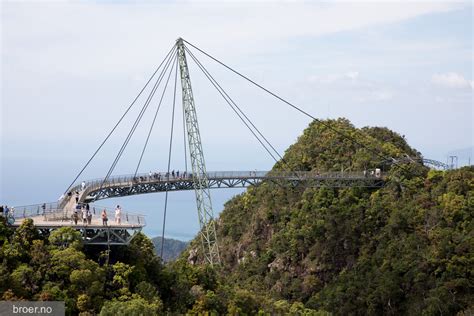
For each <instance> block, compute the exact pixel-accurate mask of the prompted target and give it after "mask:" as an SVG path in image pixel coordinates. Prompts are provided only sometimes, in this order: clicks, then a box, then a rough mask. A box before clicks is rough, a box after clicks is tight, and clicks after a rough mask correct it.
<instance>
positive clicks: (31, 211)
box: [10, 202, 61, 219]
mask: <svg viewBox="0 0 474 316" xmlns="http://www.w3.org/2000/svg"><path fill="white" fill-rule="evenodd" d="M58 211H61V207H60V205H59V202H48V203H42V204H31V205H22V206H14V207H12V208H10V212H11V214H12V215H13V217H14V218H15V219H20V218H28V217H34V216H39V215H45V214H51V213H55V212H58Z"/></svg>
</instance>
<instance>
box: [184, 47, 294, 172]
mask: <svg viewBox="0 0 474 316" xmlns="http://www.w3.org/2000/svg"><path fill="white" fill-rule="evenodd" d="M185 50H186V51H187V52H188V54H189V55H190V56H191V58H192V59H193V60H194V62H195V63H196V64H197V65H198V66H199V68H200V69H201V71H202V72H203V73H204V75H205V76H206V77H207V79H208V80H209V81H210V82H211V83H212V85H213V86H214V88H216V90H217V91H218V92H219V93H220V95H221V96H222V97H223V98H224V100H225V101H226V102H227V104H228V105H229V106H230V108H231V109H232V110H233V111H234V112H235V114H236V115H237V116H238V117H239V118H240V120H241V121H242V122H243V123H244V124H245V126H246V127H247V128H248V129H249V131H250V132H251V133H252V134H253V135H254V136H255V138H256V139H257V140H258V141H259V143H260V144H261V145H262V146H263V148H265V150H266V151H267V153H268V154H269V155H270V156H271V157H272V158H273V160H275V162H278V159H276V158H275V156H274V155H273V154H272V153H271V152H270V150H269V149H268V148H267V146H266V145H265V144H263V142H262V140H261V139H260V138H259V137H258V136H257V135H256V134H255V132H254V131H253V130H252V128H251V127H250V126H249V124H248V123H250V125H251V126H252V127H253V128H254V129H255V131H256V132H257V133H258V134H259V135H260V136H261V137H262V138H263V140H264V141H265V142H266V143H267V144H268V145H269V146H270V147H271V149H273V151H274V153H276V155H277V156H278V157H279V158H280V159H281V160H282V162H283V163H284V164H286V162H285V161H284V159H283V157H282V156H281V155H280V153H279V152H278V151H277V150H276V149H275V147H273V145H272V144H271V143H270V142H269V141H268V139H267V138H266V137H265V136H264V135H263V134H262V133H261V132H260V130H259V129H258V128H257V127H256V126H255V124H253V122H252V121H251V120H250V119H249V118H248V116H247V115H246V114H245V113H244V112H243V111H242V110H241V109H240V107H239V106H238V105H237V104H236V103H235V102H234V100H232V98H231V97H230V96H229V95H228V94H227V92H226V91H225V90H224V88H222V87H221V85H220V84H219V83H218V82H217V81H216V79H214V77H213V76H212V75H211V74H210V72H209V71H208V70H207V69H206V68H205V67H204V65H202V63H201V62H200V61H199V60H198V59H197V58H196V56H194V54H193V53H192V52H191V51H189V49H187V48H186V46H185ZM236 108H237V110H238V112H237V110H236ZM239 112H240V114H239ZM242 116H243V117H242ZM244 117H245V119H247V121H248V123H247V121H245V119H244Z"/></svg>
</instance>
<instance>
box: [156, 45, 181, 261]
mask: <svg viewBox="0 0 474 316" xmlns="http://www.w3.org/2000/svg"><path fill="white" fill-rule="evenodd" d="M177 59H178V54H176V60H177ZM175 69H176V70H175V74H174V94H173V111H172V114H171V132H170V149H169V153H168V171H167V172H168V173H167V174H168V182H169V175H170V167H171V149H172V147H173V129H174V110H175V107H176V86H177V81H178V63H176V68H175ZM167 208H168V186H166V192H165V210H164V212H163V230H162V232H161V251H160V257H161V259H163V247H164V244H165V229H166V210H167Z"/></svg>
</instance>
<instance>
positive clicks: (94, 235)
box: [12, 38, 445, 265]
mask: <svg viewBox="0 0 474 316" xmlns="http://www.w3.org/2000/svg"><path fill="white" fill-rule="evenodd" d="M195 53H199V54H200V55H201V56H205V57H206V58H209V59H210V60H211V61H213V62H215V63H217V64H219V65H220V66H222V67H224V68H225V69H227V70H229V71H230V72H232V73H233V74H234V75H236V76H237V77H240V78H241V79H243V80H245V81H246V82H248V83H250V84H252V85H253V86H254V87H256V88H258V89H260V90H262V91H263V92H265V93H267V94H269V95H270V96H272V97H273V98H275V99H277V100H278V101H279V102H282V103H284V104H286V105H287V106H289V107H290V108H292V109H294V110H295V111H297V112H299V113H300V114H303V115H305V116H306V117H307V118H310V119H311V120H313V121H315V122H317V123H319V124H321V125H322V126H324V128H326V129H328V130H331V131H332V132H333V133H335V135H338V136H340V137H342V138H343V139H345V140H349V141H350V142H352V143H353V144H355V145H357V148H359V149H363V150H364V152H365V155H367V157H369V158H367V161H366V165H370V166H372V167H371V168H372V170H358V171H351V172H347V171H341V172H328V171H327V170H326V171H325V170H321V171H297V170H292V169H291V168H290V167H289V166H288V164H287V162H286V161H285V159H284V158H283V156H282V155H281V154H280V152H279V151H278V150H276V149H275V147H274V146H273V145H272V144H271V142H270V141H269V140H268V138H267V137H265V136H264V135H263V133H262V131H261V130H260V129H259V128H258V127H257V126H255V124H254V123H253V122H252V120H251V119H250V118H249V117H248V116H247V115H246V113H244V112H243V111H242V109H241V108H240V106H239V105H238V104H237V103H236V102H235V101H234V99H233V98H232V97H231V96H230V95H229V94H228V93H227V91H226V90H224V88H223V87H222V86H221V85H220V84H219V82H217V81H216V80H215V79H214V77H213V76H212V74H211V73H210V72H209V71H208V70H207V68H206V67H205V66H204V65H203V64H202V63H201V62H200V60H199V59H198V58H197V57H196V56H195ZM187 58H190V60H192V61H194V64H195V65H196V66H197V67H198V69H199V70H200V71H201V72H202V73H203V74H204V75H205V77H206V78H207V80H208V81H209V82H210V84H211V85H212V86H213V87H214V88H215V89H216V90H217V92H218V93H219V94H220V96H222V98H223V99H224V102H223V104H224V105H227V106H228V107H229V109H230V110H231V112H232V113H233V114H236V117H237V118H238V120H239V121H240V122H241V123H242V124H243V126H244V127H245V128H247V129H248V131H249V132H250V133H251V135H252V136H253V137H254V138H255V139H256V140H257V142H258V143H259V144H260V145H261V146H262V147H263V149H264V150H265V151H266V152H267V153H268V154H269V156H270V157H271V158H272V159H273V161H274V162H275V163H277V164H278V165H279V167H280V169H281V170H287V171H256V170H254V171H216V172H208V171H207V169H206V164H205V159H204V150H203V145H202V141H201V134H200V131H199V124H198V118H197V110H196V105H195V102H194V95H193V90H192V87H191V79H190V74H189V69H188V60H187ZM171 78H173V79H174V80H170V79H171ZM178 80H179V81H180V83H181V89H178V88H177V86H178ZM173 81H174V85H173ZM170 82H171V83H170ZM168 86H170V87H173V86H174V88H173V89H172V90H167V89H168ZM170 89H171V88H170ZM144 91H147V93H148V96H147V97H146V99H145V100H144V102H143V106H142V107H141V109H140V110H139V113H138V115H137V117H136V118H135V122H134V123H133V125H132V127H131V128H130V130H129V131H128V134H127V136H126V138H125V139H124V141H123V143H122V145H121V148H120V149H119V150H118V152H117V154H116V156H115V159H114V160H113V162H112V163H111V165H110V168H109V169H108V171H107V173H106V174H105V176H104V177H102V178H98V179H95V180H91V181H84V182H81V183H79V184H78V181H80V178H81V177H82V176H83V172H84V170H85V169H86V168H88V166H89V165H90V163H91V161H92V160H93V159H94V158H95V157H96V155H97V154H98V153H99V151H100V150H101V149H102V148H103V146H104V144H105V143H106V142H107V141H108V140H109V139H110V137H111V136H112V134H113V133H114V132H115V131H116V129H117V128H118V126H119V125H120V124H121V123H122V121H123V120H124V118H125V117H126V116H127V115H128V114H129V112H130V110H131V109H132V107H133V106H134V105H135V104H136V103H139V102H141V100H140V101H138V100H139V99H140V98H142V99H144V98H145V95H146V93H144ZM157 91H159V93H158V94H159V95H160V97H159V101H158V102H156V103H157V104H156V110H155V111H154V113H153V112H152V113H148V112H147V110H148V108H149V107H150V104H151V101H152V99H153V98H154V96H155V93H156V92H157ZM167 92H169V93H168V96H170V98H169V99H171V100H170V101H171V102H170V103H171V105H172V110H171V113H172V117H171V124H170V125H171V130H170V131H169V147H168V150H167V153H168V159H167V164H166V165H167V168H166V169H161V170H166V171H164V172H161V173H151V174H150V173H148V174H143V173H139V170H143V166H141V164H142V159H143V156H144V154H145V152H146V150H147V146H148V144H149V139H150V136H151V135H152V134H153V133H152V132H153V129H154V127H155V122H156V118H157V116H158V114H159V111H160V108H161V106H162V101H163V99H164V97H165V95H166V93H167ZM177 92H180V93H181V101H182V108H181V113H179V114H182V133H183V134H182V135H183V139H182V140H183V143H184V144H183V149H184V155H183V156H184V159H183V161H184V171H183V172H182V173H181V174H178V173H177V172H176V173H175V172H173V171H172V170H171V162H172V153H173V144H174V143H173V139H174V138H176V137H173V136H174V134H175V129H176V128H175V120H176V121H177V118H176V117H179V116H180V115H175V112H178V109H179V108H177V107H176V103H177V102H176V101H177ZM142 95H143V97H142ZM137 110H138V109H137ZM145 113H147V114H151V115H149V116H148V117H150V118H153V120H152V122H151V125H150V126H149V127H148V128H147V130H148V133H147V136H146V138H145V140H144V145H143V148H142V150H141V151H140V152H139V153H137V154H139V159H138V162H137V165H136V167H135V168H134V169H135V170H134V173H133V174H130V175H124V176H117V175H114V171H115V169H116V166H117V164H118V162H119V161H120V159H121V157H122V156H123V154H124V152H125V150H126V148H127V146H128V144H129V142H130V140H131V139H132V137H133V136H134V133H135V131H136V129H137V127H138V126H139V124H140V123H141V122H142V118H143V117H144V116H145ZM180 120H181V118H180ZM177 123H178V122H176V125H177V126H178V124H177ZM179 125H181V124H179ZM159 134H160V135H165V134H166V132H163V130H161V131H160V133H159ZM356 134H357V133H352V132H350V133H349V132H346V131H343V130H341V129H339V128H337V127H335V126H333V125H331V124H329V123H327V122H325V121H322V120H320V119H318V118H317V117H315V116H313V115H311V114H309V113H308V112H306V111H305V110H303V109H302V108H300V107H298V106H296V105H294V104H293V103H291V102H289V101H287V100H285V99H283V98H282V97H280V96H278V95H277V94H275V93H274V92H271V91H269V90H268V89H266V88H265V87H263V86H261V85H260V84H258V83H256V82H255V81H253V80H252V79H250V78H248V77H246V76H245V75H243V74H242V73H240V72H238V71H237V70H235V69H233V68H231V67H230V66H227V65H226V64H224V63H223V62H222V61H220V60H218V59H217V58H215V57H214V56H212V55H210V54H208V53H207V52H205V51H203V50H201V49H200V48H199V47H197V46H195V45H193V44H192V43H190V42H188V41H186V40H184V39H182V38H179V39H178V40H177V41H176V43H175V44H174V45H173V46H172V47H171V49H170V50H169V52H168V53H167V55H166V56H165V57H164V59H163V60H162V61H161V63H160V64H159V66H158V67H157V68H156V70H155V71H154V73H153V74H152V76H151V77H150V78H149V79H148V81H147V82H146V84H145V86H144V87H143V88H142V89H141V91H140V92H139V93H138V95H137V96H136V97H135V99H134V100H133V101H132V102H131V104H130V105H129V106H128V107H127V109H126V110H125V112H124V113H123V115H122V116H121V117H120V119H119V120H118V122H117V123H116V124H115V126H114V127H113V128H112V129H111V131H110V132H109V133H108V134H107V136H106V137H105V139H104V140H103V141H102V142H101V143H100V145H99V146H98V148H97V149H96V150H95V152H94V153H93V154H92V156H91V157H90V159H89V160H88V161H87V162H86V163H85V165H84V166H83V167H82V169H81V170H80V171H79V173H78V174H77V175H76V177H75V178H74V179H73V180H72V182H71V184H70V185H69V186H68V187H67V188H66V189H65V191H64V194H63V196H62V198H61V200H60V201H59V202H58V203H50V204H48V205H41V206H38V205H36V206H33V207H29V208H27V207H23V209H22V208H21V207H20V208H17V210H16V212H17V213H15V217H16V220H15V221H14V222H13V223H12V226H13V227H17V226H18V225H19V223H20V221H21V219H22V218H32V219H33V221H34V223H35V225H37V226H38V227H39V228H40V229H43V230H46V231H51V230H53V229H57V228H58V227H62V226H71V227H74V228H75V229H77V230H80V231H81V233H82V235H83V237H84V242H85V243H89V244H104V243H106V244H108V245H110V244H127V243H128V242H129V241H130V240H131V238H133V236H134V235H135V234H136V232H137V231H140V230H141V228H142V227H143V226H144V225H145V221H144V218H143V216H141V215H133V214H131V213H130V214H123V216H125V217H123V218H122V221H121V222H120V223H118V222H115V221H113V220H110V219H113V216H110V217H109V222H108V225H107V226H103V225H102V223H101V219H100V217H97V216H99V215H97V213H95V217H94V218H93V219H92V221H91V223H88V224H85V223H84V224H82V223H78V224H76V223H74V222H73V221H72V220H71V218H72V217H71V216H72V215H73V214H74V212H75V211H76V210H78V207H79V209H80V208H81V206H82V205H84V204H91V207H92V208H94V203H95V201H98V200H102V199H107V198H117V197H124V196H131V195H140V194H149V193H158V192H163V193H164V194H165V203H164V212H163V229H162V237H164V232H165V228H166V213H167V203H168V193H169V192H173V191H183V190H194V192H195V196H196V206H197V214H198V220H199V224H200V231H199V237H200V239H201V244H202V250H203V251H202V252H203V254H204V256H205V260H204V261H205V262H207V263H209V264H211V265H214V264H219V263H220V255H219V246H218V240H217V236H216V228H215V225H216V223H215V219H214V213H213V207H212V199H211V193H210V189H218V188H243V187H248V186H258V185H260V184H261V183H263V182H268V183H273V184H276V185H279V186H288V187H292V186H293V187H294V186H305V187H331V188H347V187H366V188H378V187H381V186H383V185H384V181H385V176H384V174H383V173H381V172H380V169H382V168H383V166H382V164H379V163H376V162H377V161H379V162H380V161H382V162H386V163H385V164H387V163H388V164H390V167H389V168H399V169H400V170H403V172H405V173H410V171H409V170H408V169H407V168H405V167H404V165H406V164H407V163H420V161H419V160H418V159H412V158H410V159H406V157H405V156H403V157H398V158H397V157H395V158H394V157H391V156H389V155H387V154H386V153H384V152H383V148H381V147H383V146H377V147H374V146H373V144H367V143H365V141H364V139H365V138H366V137H365V136H363V135H362V137H357V135H356ZM359 136H360V135H359ZM174 142H176V139H175V140H174ZM175 147H176V145H175ZM160 150H161V151H164V150H163V148H160ZM174 160H176V158H174ZM174 160H173V161H174ZM154 163H158V162H156V161H155V162H154ZM162 163H163V162H162ZM431 163H432V164H433V161H431ZM440 166H441V165H439V164H438V167H440ZM188 167H189V168H188ZM340 167H344V168H346V169H342V170H352V169H351V167H352V166H340ZM441 167H445V166H441ZM152 168H156V166H155V167H152ZM338 168H339V167H338ZM367 168H368V167H367ZM152 170H153V169H152ZM96 211H97V209H96ZM108 213H109V214H110V215H113V213H114V211H113V210H109V211H108ZM162 247H163V243H162ZM162 252H163V248H162V249H161V253H162Z"/></svg>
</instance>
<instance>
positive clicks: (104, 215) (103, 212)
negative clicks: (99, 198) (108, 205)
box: [102, 208, 109, 226]
mask: <svg viewBox="0 0 474 316" xmlns="http://www.w3.org/2000/svg"><path fill="white" fill-rule="evenodd" d="M108 220H109V219H108V218H107V211H106V210H105V208H104V210H103V211H102V226H107V221H108Z"/></svg>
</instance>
